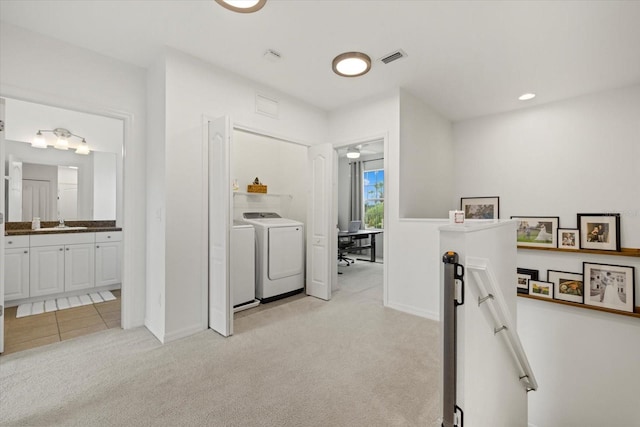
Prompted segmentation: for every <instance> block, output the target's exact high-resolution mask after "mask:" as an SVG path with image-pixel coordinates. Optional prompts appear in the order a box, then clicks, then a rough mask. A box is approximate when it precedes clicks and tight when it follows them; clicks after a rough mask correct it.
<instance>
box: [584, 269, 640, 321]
mask: <svg viewBox="0 0 640 427" xmlns="http://www.w3.org/2000/svg"><path fill="white" fill-rule="evenodd" d="M582 275H583V277H584V284H585V296H584V304H585V305H591V306H595V307H603V308H609V309H613V310H619V311H626V312H630V313H633V312H634V309H635V268H634V267H633V266H624V265H610V264H599V263H595V262H583V263H582Z"/></svg>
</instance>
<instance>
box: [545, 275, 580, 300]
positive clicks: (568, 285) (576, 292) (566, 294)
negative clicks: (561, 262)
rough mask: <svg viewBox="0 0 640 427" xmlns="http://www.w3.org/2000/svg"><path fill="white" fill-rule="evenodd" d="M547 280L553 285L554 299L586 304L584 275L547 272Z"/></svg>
mask: <svg viewBox="0 0 640 427" xmlns="http://www.w3.org/2000/svg"><path fill="white" fill-rule="evenodd" d="M547 280H548V281H549V282H551V283H553V299H557V300H560V301H569V302H575V303H578V304H583V303H584V280H583V278H582V273H570V272H568V271H558V270H547Z"/></svg>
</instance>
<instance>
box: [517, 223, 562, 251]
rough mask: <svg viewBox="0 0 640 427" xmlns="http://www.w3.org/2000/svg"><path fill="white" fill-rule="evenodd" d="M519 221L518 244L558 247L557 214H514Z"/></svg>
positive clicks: (558, 224)
mask: <svg viewBox="0 0 640 427" xmlns="http://www.w3.org/2000/svg"><path fill="white" fill-rule="evenodd" d="M511 219H515V220H516V221H517V223H518V224H517V233H516V240H517V244H518V246H528V247H534V248H535V247H539V248H556V247H558V228H559V226H560V218H559V217H557V216H512V217H511Z"/></svg>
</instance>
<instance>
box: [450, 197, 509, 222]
mask: <svg viewBox="0 0 640 427" xmlns="http://www.w3.org/2000/svg"><path fill="white" fill-rule="evenodd" d="M460 210H461V211H463V212H464V217H465V219H499V218H500V197H498V196H491V197H461V198H460Z"/></svg>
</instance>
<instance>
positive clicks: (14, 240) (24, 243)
mask: <svg viewBox="0 0 640 427" xmlns="http://www.w3.org/2000/svg"><path fill="white" fill-rule="evenodd" d="M28 247H29V236H5V238H4V248H5V249H11V248H28Z"/></svg>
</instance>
